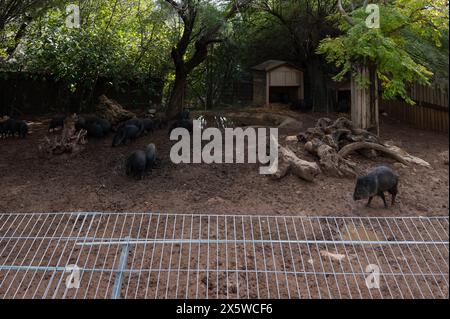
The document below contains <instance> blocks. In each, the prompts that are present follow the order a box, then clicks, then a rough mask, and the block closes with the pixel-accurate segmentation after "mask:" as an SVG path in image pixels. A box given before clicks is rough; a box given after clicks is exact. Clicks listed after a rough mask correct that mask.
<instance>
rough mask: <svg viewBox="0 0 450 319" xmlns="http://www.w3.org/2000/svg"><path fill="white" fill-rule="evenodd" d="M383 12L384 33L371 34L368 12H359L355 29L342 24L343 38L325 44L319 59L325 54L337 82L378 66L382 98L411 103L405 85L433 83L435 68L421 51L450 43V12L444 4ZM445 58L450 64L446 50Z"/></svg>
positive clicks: (399, 2) (420, 1)
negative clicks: (361, 68) (357, 68)
mask: <svg viewBox="0 0 450 319" xmlns="http://www.w3.org/2000/svg"><path fill="white" fill-rule="evenodd" d="M379 7H380V29H370V28H368V27H367V26H366V23H365V20H366V17H367V14H366V13H365V12H364V9H363V8H360V9H356V10H354V11H353V12H352V16H351V19H352V21H353V23H354V24H353V25H350V24H348V23H347V22H346V21H345V20H344V19H342V20H341V24H340V25H341V30H342V32H343V35H342V36H338V37H334V38H331V37H327V38H325V39H323V40H322V41H321V44H320V46H319V48H318V50H317V53H319V54H324V55H325V56H326V59H327V61H328V62H332V63H334V64H335V65H336V66H337V67H338V68H339V69H340V70H341V71H340V72H339V73H338V74H337V75H336V77H335V79H336V80H340V79H342V78H343V77H344V76H345V75H346V74H347V73H349V72H352V73H354V72H355V70H354V66H356V65H369V64H374V65H376V68H377V74H378V78H379V79H380V80H381V84H382V87H383V97H384V98H388V99H392V98H394V97H396V96H400V97H401V98H403V99H405V100H406V101H407V102H409V103H413V101H412V100H411V99H410V98H409V97H408V95H407V92H406V88H405V84H406V83H411V82H414V81H416V82H418V83H421V84H429V83H430V80H431V78H432V76H433V71H435V70H437V68H435V67H434V66H435V65H434V64H433V62H432V61H431V63H430V62H426V60H427V56H426V54H425V50H424V49H423V48H426V47H428V48H433V50H436V49H439V48H440V47H441V46H442V39H443V38H445V37H446V35H447V39H448V7H447V5H446V4H445V1H440V0H439V1H435V0H433V1H425V0H396V1H389V2H387V3H383V4H380V5H379ZM442 54H443V55H444V56H446V57H447V61H448V46H447V51H446V52H443V53H442ZM440 61H441V62H442V56H441V60H440ZM447 63H448V62H447ZM354 75H355V74H354ZM360 82H361V85H366V84H367V82H365V83H363V81H360Z"/></svg>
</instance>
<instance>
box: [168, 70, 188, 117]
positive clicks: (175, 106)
mask: <svg viewBox="0 0 450 319" xmlns="http://www.w3.org/2000/svg"><path fill="white" fill-rule="evenodd" d="M177 69H178V70H177V71H176V75H175V82H174V84H173V88H172V92H171V94H170V99H169V104H168V107H167V111H166V114H167V117H168V118H169V119H173V118H175V117H176V116H177V115H178V114H180V112H181V111H182V110H183V105H184V97H185V95H186V83H187V75H186V73H185V72H184V71H183V70H182V67H180V68H177Z"/></svg>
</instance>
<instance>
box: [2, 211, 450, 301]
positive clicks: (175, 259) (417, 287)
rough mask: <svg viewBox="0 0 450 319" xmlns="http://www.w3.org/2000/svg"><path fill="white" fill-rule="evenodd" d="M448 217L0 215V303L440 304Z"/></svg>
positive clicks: (444, 287)
mask: <svg viewBox="0 0 450 319" xmlns="http://www.w3.org/2000/svg"><path fill="white" fill-rule="evenodd" d="M448 241H449V218H448V217H430V218H424V217H404V218H394V217H392V218H375V217H374V218H367V217H365V218H363V217H285V216H232V215H166V214H154V213H148V214H147V213H143V214H137V213H136V214H135V213H129V214H126V213H123V214H109V213H44V214H2V215H0V297H2V298H181V299H195V298H230V299H234V298H448V297H449V283H448V282H449V274H448V271H449V242H448Z"/></svg>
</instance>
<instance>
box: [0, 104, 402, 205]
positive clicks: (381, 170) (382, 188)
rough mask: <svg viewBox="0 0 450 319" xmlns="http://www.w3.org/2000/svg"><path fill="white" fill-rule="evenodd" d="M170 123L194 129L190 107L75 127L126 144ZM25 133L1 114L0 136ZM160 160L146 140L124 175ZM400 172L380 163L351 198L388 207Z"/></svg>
mask: <svg viewBox="0 0 450 319" xmlns="http://www.w3.org/2000/svg"><path fill="white" fill-rule="evenodd" d="M65 120H66V117H65V116H58V117H55V118H53V119H51V120H50V122H49V125H48V131H49V132H52V131H55V130H58V129H63V128H64V123H65ZM167 127H169V130H168V132H169V134H170V133H171V132H172V131H173V130H174V129H176V128H184V129H186V130H188V131H189V132H190V133H192V131H193V122H192V120H191V119H190V113H189V110H184V111H183V112H182V113H181V114H180V116H179V117H178V118H177V119H175V120H174V121H172V122H171V124H170V125H169V123H168V122H167V121H166V120H165V119H164V118H160V117H156V118H144V119H140V118H133V119H130V120H127V121H124V122H122V123H119V124H118V125H117V126H115V128H114V130H113V127H112V125H111V123H110V122H109V121H108V120H106V119H103V118H100V117H97V116H93V115H86V116H77V121H76V123H75V128H76V129H77V130H81V129H84V130H86V131H87V135H88V137H90V138H105V137H107V136H108V135H109V134H110V133H111V132H113V131H115V135H114V136H113V139H112V147H119V146H121V145H128V144H131V143H133V142H134V141H135V140H136V139H138V138H140V137H142V136H144V135H148V134H153V133H154V132H155V131H156V130H160V129H164V128H167ZM27 134H28V125H27V124H26V122H24V121H22V120H17V119H10V118H6V119H4V120H3V121H1V118H0V138H8V137H15V136H17V137H20V138H25V137H26V136H27ZM158 161H159V159H158V152H157V147H156V145H155V144H154V143H150V144H147V146H146V147H145V148H144V149H143V150H142V149H140V150H135V151H133V152H132V153H131V154H130V155H129V156H127V159H126V162H125V165H124V166H125V167H124V168H125V173H126V175H127V176H131V177H135V178H139V179H143V178H144V177H145V176H146V174H147V173H149V172H151V171H152V169H153V168H155V167H156V166H157V165H156V163H157V162H158ZM398 182H399V176H398V174H397V173H396V172H394V171H393V170H392V169H391V168H389V167H387V166H379V167H375V168H374V169H372V170H371V171H370V172H369V173H368V174H367V175H365V176H360V177H358V178H357V180H356V185H355V189H354V193H353V200H354V201H358V200H362V199H368V202H367V206H368V207H369V206H370V204H371V202H372V199H373V198H374V197H376V196H378V197H380V198H381V199H382V200H383V203H384V206H385V208H387V207H388V204H387V202H386V197H385V192H388V193H389V194H390V195H391V196H392V200H391V205H394V204H395V199H396V196H397V194H398Z"/></svg>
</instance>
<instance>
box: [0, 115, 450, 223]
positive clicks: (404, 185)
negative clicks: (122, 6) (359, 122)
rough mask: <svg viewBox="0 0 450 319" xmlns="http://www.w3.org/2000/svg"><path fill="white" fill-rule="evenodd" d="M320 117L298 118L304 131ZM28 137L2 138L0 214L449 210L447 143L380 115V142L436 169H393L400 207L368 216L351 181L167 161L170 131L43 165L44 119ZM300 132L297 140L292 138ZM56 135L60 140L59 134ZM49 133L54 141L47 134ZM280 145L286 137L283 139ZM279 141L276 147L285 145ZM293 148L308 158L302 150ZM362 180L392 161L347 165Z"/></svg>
mask: <svg viewBox="0 0 450 319" xmlns="http://www.w3.org/2000/svg"><path fill="white" fill-rule="evenodd" d="M321 116H323V114H297V115H296V117H297V118H298V119H299V120H300V121H301V122H302V123H303V128H304V129H306V128H308V127H311V126H313V125H314V123H315V121H316V120H317V119H318V118H319V117H321ZM26 120H29V121H31V122H32V123H34V124H32V125H31V130H32V134H31V135H30V136H29V137H28V138H27V139H25V140H21V139H18V138H9V139H6V140H0V185H1V187H0V211H1V212H59V211H65V212H67V211H105V212H122V211H128V212H148V211H153V212H162V213H201V214H203V213H216V214H252V215H253V214H258V215H264V214H270V215H310V216H319V215H320V216H329V215H332V216H333V215H334V216H417V215H419V216H420V215H424V216H435V215H448V212H449V200H448V196H449V171H448V165H445V164H444V163H443V162H442V160H440V159H439V157H438V154H439V153H441V152H443V151H447V150H448V143H449V139H448V135H447V134H442V133H436V132H429V131H422V130H417V129H413V128H410V127H408V126H406V125H404V124H401V123H399V122H397V121H394V120H391V119H388V118H385V117H382V126H381V137H382V138H383V139H384V140H392V141H394V143H395V144H396V145H398V146H400V147H402V148H404V149H405V150H406V151H407V152H409V153H410V154H412V155H415V156H418V157H421V158H423V159H424V160H426V161H428V162H429V163H430V164H431V165H432V169H428V168H424V167H421V166H417V165H415V166H414V165H412V166H409V167H407V168H395V169H396V170H397V172H398V173H399V175H400V184H399V195H398V197H397V198H398V201H397V204H396V205H395V206H394V207H389V208H388V209H385V208H383V204H382V201H381V199H379V198H377V199H375V200H374V201H373V203H372V208H366V207H365V202H362V201H361V202H354V201H353V200H352V193H353V188H354V185H355V180H354V179H350V178H333V177H329V176H324V175H320V176H319V177H318V178H317V179H316V180H315V181H314V182H312V183H310V182H305V181H303V180H300V179H298V178H297V177H295V176H288V177H286V178H284V179H282V180H280V181H274V180H271V179H270V178H267V177H265V176H261V175H259V169H258V166H256V165H246V164H224V165H220V164H213V165H207V164H181V165H175V164H173V163H172V162H171V161H170V159H169V153H170V149H171V146H172V144H173V142H170V141H169V138H168V134H167V130H160V131H157V132H155V133H154V134H153V135H148V136H144V137H142V138H140V139H138V140H137V141H136V142H135V143H133V144H131V145H128V146H123V147H119V148H112V147H111V140H112V134H111V135H110V136H108V137H107V138H105V139H102V140H90V141H89V144H88V145H87V147H86V149H85V151H83V152H82V153H80V154H77V155H75V156H72V157H55V158H52V159H50V160H45V159H42V158H39V156H38V143H39V141H40V140H42V138H43V137H44V136H45V134H47V132H46V128H47V125H46V123H47V122H46V121H48V119H45V118H30V119H26ZM297 133H298V132H297ZM55 134H56V133H55ZM50 135H51V134H50ZM281 138H283V137H281ZM281 138H280V139H281ZM151 142H152V143H155V144H156V145H157V147H158V150H159V154H160V158H161V160H162V163H161V165H160V167H159V168H158V169H155V170H154V171H153V172H152V173H151V174H150V175H149V176H148V177H147V178H146V179H144V180H142V181H136V180H134V179H131V178H128V177H127V176H126V175H125V172H124V168H123V165H124V161H125V159H126V157H127V156H128V155H129V154H130V153H131V152H132V151H134V150H136V149H141V148H144V146H145V145H146V144H148V143H151ZM291 147H292V149H293V150H294V151H295V152H296V153H297V154H298V155H300V156H302V157H304V158H305V159H311V160H312V159H313V158H312V157H310V156H309V155H307V154H306V153H305V152H304V150H303V148H302V146H301V145H298V144H296V143H294V144H292V145H291ZM351 159H352V160H353V161H356V162H357V163H358V164H359V167H360V169H361V171H362V172H366V171H368V170H369V169H371V168H373V167H375V166H377V165H382V164H383V165H390V166H392V165H393V164H394V161H393V160H392V159H389V158H386V157H378V158H376V159H375V160H370V159H366V158H364V157H362V156H359V155H354V156H352V157H351Z"/></svg>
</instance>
